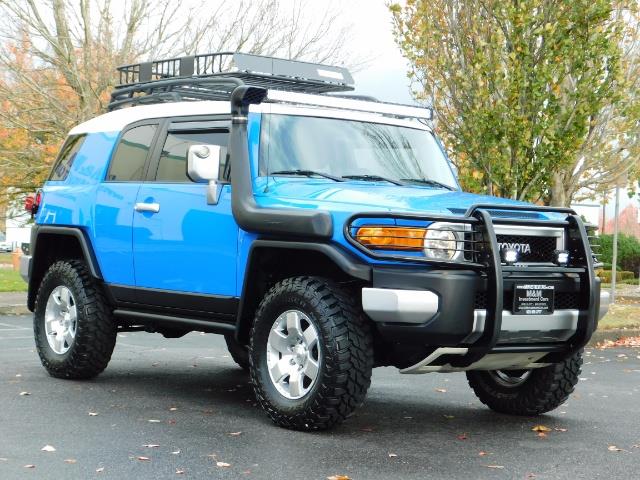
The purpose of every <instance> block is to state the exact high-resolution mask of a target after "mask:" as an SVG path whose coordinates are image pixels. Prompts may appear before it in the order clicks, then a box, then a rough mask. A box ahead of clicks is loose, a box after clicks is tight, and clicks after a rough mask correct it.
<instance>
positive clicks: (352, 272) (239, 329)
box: [235, 239, 372, 342]
mask: <svg viewBox="0 0 640 480" xmlns="http://www.w3.org/2000/svg"><path fill="white" fill-rule="evenodd" d="M260 249H282V250H283V251H286V250H298V251H308V252H314V253H320V254H323V255H325V256H326V257H327V258H328V259H329V260H330V261H332V262H333V263H334V265H335V266H336V267H337V268H339V269H340V270H341V271H342V272H344V273H345V274H346V275H347V276H348V277H351V278H353V279H354V280H359V281H362V282H367V283H369V282H371V279H372V268H371V266H370V265H369V264H367V263H364V262H363V261H361V260H359V259H358V258H356V257H355V256H354V255H353V254H351V253H349V252H347V251H345V250H343V249H342V248H340V247H339V246H337V245H333V244H329V243H322V242H305V241H287V240H267V239H258V240H255V241H254V242H253V243H252V244H251V247H250V249H249V253H248V255H247V263H246V268H245V273H244V280H243V284H242V294H241V297H240V304H239V306H238V316H237V321H236V335H235V337H236V339H237V340H239V341H241V342H242V341H245V340H246V334H247V333H248V328H247V323H248V322H251V320H252V319H250V318H246V317H247V314H246V312H247V310H251V309H252V308H251V306H252V305H253V306H255V305H257V304H258V303H259V302H260V299H258V298H254V296H252V294H251V287H252V285H251V274H252V272H253V269H254V268H256V267H255V265H254V262H255V259H256V258H257V257H258V255H256V253H257V251H259V250H260Z"/></svg>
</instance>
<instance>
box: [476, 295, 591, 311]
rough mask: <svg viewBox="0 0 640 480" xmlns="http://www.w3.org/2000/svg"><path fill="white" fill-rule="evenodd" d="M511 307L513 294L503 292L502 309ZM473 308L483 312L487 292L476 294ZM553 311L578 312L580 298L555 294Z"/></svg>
mask: <svg viewBox="0 0 640 480" xmlns="http://www.w3.org/2000/svg"><path fill="white" fill-rule="evenodd" d="M512 307H513V292H511V291H508V292H504V293H503V296H502V308H504V309H505V310H511V308H512ZM474 308H475V309H478V310H485V309H486V308H487V292H476V295H475V299H474ZM553 309H554V310H579V309H580V296H579V294H578V293H576V292H555V294H554V296H553Z"/></svg>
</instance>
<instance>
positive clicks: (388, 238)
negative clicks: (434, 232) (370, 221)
mask: <svg viewBox="0 0 640 480" xmlns="http://www.w3.org/2000/svg"><path fill="white" fill-rule="evenodd" d="M425 233H426V229H424V228H410V227H360V228H358V230H357V232H356V240H357V241H358V242H359V243H360V244H362V245H364V246H365V247H369V248H375V249H378V250H416V251H418V250H422V249H423V248H424V235H425Z"/></svg>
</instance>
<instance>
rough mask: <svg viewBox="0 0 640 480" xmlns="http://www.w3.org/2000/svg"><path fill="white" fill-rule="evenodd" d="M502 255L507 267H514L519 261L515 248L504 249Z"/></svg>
mask: <svg viewBox="0 0 640 480" xmlns="http://www.w3.org/2000/svg"><path fill="white" fill-rule="evenodd" d="M500 253H501V254H502V261H503V262H504V263H506V264H507V265H513V264H514V263H516V262H517V261H518V251H517V250H516V249H515V248H503V249H502V251H501V252H500Z"/></svg>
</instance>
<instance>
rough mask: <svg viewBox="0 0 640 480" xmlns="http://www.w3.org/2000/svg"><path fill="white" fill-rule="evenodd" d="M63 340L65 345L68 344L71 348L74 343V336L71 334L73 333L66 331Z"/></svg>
mask: <svg viewBox="0 0 640 480" xmlns="http://www.w3.org/2000/svg"><path fill="white" fill-rule="evenodd" d="M62 339H63V344H65V343H66V345H67V347H70V346H71V344H72V343H73V335H72V334H71V331H70V330H66V331H65V332H64V334H63V335H62Z"/></svg>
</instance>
